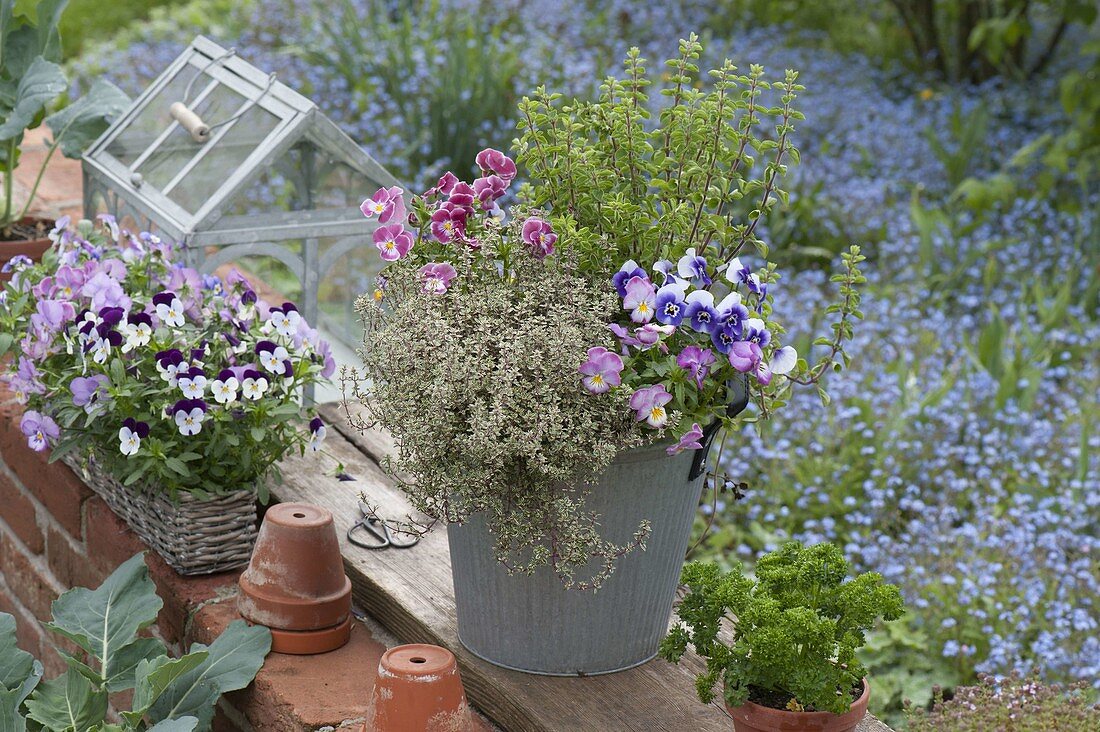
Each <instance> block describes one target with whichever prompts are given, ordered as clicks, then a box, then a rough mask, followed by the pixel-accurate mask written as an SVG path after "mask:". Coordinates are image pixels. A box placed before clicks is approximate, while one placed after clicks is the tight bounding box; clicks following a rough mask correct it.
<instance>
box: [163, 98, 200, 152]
mask: <svg viewBox="0 0 1100 732" xmlns="http://www.w3.org/2000/svg"><path fill="white" fill-rule="evenodd" d="M168 113H169V114H171V115H172V118H173V119H174V120H176V121H177V122H179V123H180V127H182V128H183V129H185V130H187V131H188V132H190V133H191V139H192V140H194V141H195V142H206V141H207V140H209V139H210V126H209V125H208V124H206V123H205V122H203V121H202V118H201V117H199V116H198V115H197V114H195V113H194V112H192V111H191V110H190V109H188V108H187V106H186V105H185V104H184V103H183V102H175V103H173V104H172V106H171V107H169V108H168Z"/></svg>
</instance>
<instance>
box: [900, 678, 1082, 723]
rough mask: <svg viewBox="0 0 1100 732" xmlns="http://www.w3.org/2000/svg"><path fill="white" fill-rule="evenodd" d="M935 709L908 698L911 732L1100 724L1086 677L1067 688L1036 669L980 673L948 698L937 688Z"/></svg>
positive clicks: (933, 702)
mask: <svg viewBox="0 0 1100 732" xmlns="http://www.w3.org/2000/svg"><path fill="white" fill-rule="evenodd" d="M930 706H931V708H930V709H928V708H925V705H921V704H915V703H909V702H907V703H906V708H905V711H906V719H907V721H908V723H909V724H908V727H907V729H908V730H909V732H987V731H990V730H1011V731H1012V732H1050V731H1051V730H1067V732H1077V731H1078V730H1080V732H1086V731H1091V730H1096V729H1100V706H1096V705H1095V704H1092V703H1089V701H1088V689H1087V687H1086V685H1085V683H1084V682H1080V683H1078V684H1074V685H1072V686H1070V687H1069V688H1068V689H1067V688H1063V687H1061V686H1058V685H1057V684H1053V685H1048V684H1044V683H1042V681H1040V679H1039V676H1038V674H1036V675H1034V676H1033V677H1031V678H1022V677H1021V676H1020V675H1019V674H1016V673H1013V674H1012V675H1010V676H1008V677H1006V678H1004V679H995V678H993V677H992V676H987V675H984V674H983V675H982V676H981V677H980V679H979V683H978V684H977V685H975V686H961V687H957V688H956V689H955V692H954V694H953V696H952V697H951V698H950V699H947V700H945V699H944V696H943V692H942V691H941V690H940V689H939V687H937V688H936V692H935V695H934V699H933V701H932V704H931V705H930Z"/></svg>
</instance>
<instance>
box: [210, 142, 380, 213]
mask: <svg viewBox="0 0 1100 732" xmlns="http://www.w3.org/2000/svg"><path fill="white" fill-rule="evenodd" d="M378 185H379V184H378V183H376V182H374V181H371V180H370V179H369V178H368V177H367V176H365V175H363V174H361V173H359V172H358V171H356V170H355V169H354V168H352V167H351V166H350V165H348V164H347V163H344V162H342V161H340V160H338V159H336V158H335V157H333V156H332V155H331V154H330V153H328V152H327V151H325V150H324V149H322V148H319V147H318V146H317V145H315V144H314V143H313V142H311V141H309V140H302V141H301V142H298V143H296V144H295V145H294V146H293V147H292V148H291V149H290V150H288V151H287V153H286V154H285V155H283V157H282V158H280V159H279V160H277V161H275V163H274V164H273V165H272V166H271V167H270V168H269V169H267V170H265V171H264V172H263V174H262V175H260V177H259V178H257V179H256V181H255V182H253V183H252V184H251V185H249V186H248V188H247V189H245V190H244V191H243V192H241V193H240V194H238V195H237V196H236V198H234V200H233V201H232V202H231V205H230V206H229V207H228V208H227V209H226V210H225V213H226V214H227V215H243V214H258V213H263V212H265V211H308V210H317V209H342V210H349V211H351V212H352V215H353V216H356V215H357V214H355V212H354V209H357V208H358V207H359V204H360V203H362V201H363V199H364V198H367V197H368V196H370V194H372V193H374V191H375V190H377V188H378Z"/></svg>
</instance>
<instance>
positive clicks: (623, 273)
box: [611, 259, 646, 297]
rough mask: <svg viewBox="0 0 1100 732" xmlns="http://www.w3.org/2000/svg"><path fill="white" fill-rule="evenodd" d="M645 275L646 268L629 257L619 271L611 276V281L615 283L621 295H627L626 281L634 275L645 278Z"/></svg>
mask: <svg viewBox="0 0 1100 732" xmlns="http://www.w3.org/2000/svg"><path fill="white" fill-rule="evenodd" d="M645 276H646V273H645V270H644V269H642V268H641V267H639V266H638V263H637V262H635V261H634V260H633V259H628V260H626V261H625V262H624V263H623V266H622V267H620V268H619V271H618V272H616V273H615V274H614V275H612V276H611V282H612V284H614V285H615V291H616V292H618V293H619V297H626V283H627V282H629V281H630V280H631V279H633V278H634V277H642V278H645Z"/></svg>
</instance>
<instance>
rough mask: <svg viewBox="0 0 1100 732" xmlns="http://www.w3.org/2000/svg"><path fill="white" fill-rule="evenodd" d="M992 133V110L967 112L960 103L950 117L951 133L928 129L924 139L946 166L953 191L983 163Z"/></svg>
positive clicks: (945, 169) (979, 106)
mask: <svg viewBox="0 0 1100 732" xmlns="http://www.w3.org/2000/svg"><path fill="white" fill-rule="evenodd" d="M988 133H989V110H987V109H986V108H985V107H984V106H982V105H978V106H975V107H974V108H973V109H972V110H970V111H969V112H963V109H962V105H961V104H959V102H958V101H957V100H956V102H955V104H954V107H953V108H952V110H951V116H950V117H948V121H947V129H946V130H937V129H932V128H931V127H929V128H927V129H925V131H924V137H925V139H927V140H928V145H929V147H931V148H932V153H933V154H934V155H935V156H936V159H937V160H939V161H940V164H941V165H943V170H944V177H945V178H946V179H947V184H948V185H949V186H951V188H952V189H955V188H956V187H958V185H959V184H960V183H962V182H963V180H964V179H966V177H967V176H968V175H970V174H971V172H973V171H974V170H975V168H976V167H977V166H978V165H980V164H981V163H982V162H983V159H984V158H985V157H986V156H987V155H988V153H989V146H988V144H987V143H986V137H987V136H988Z"/></svg>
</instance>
